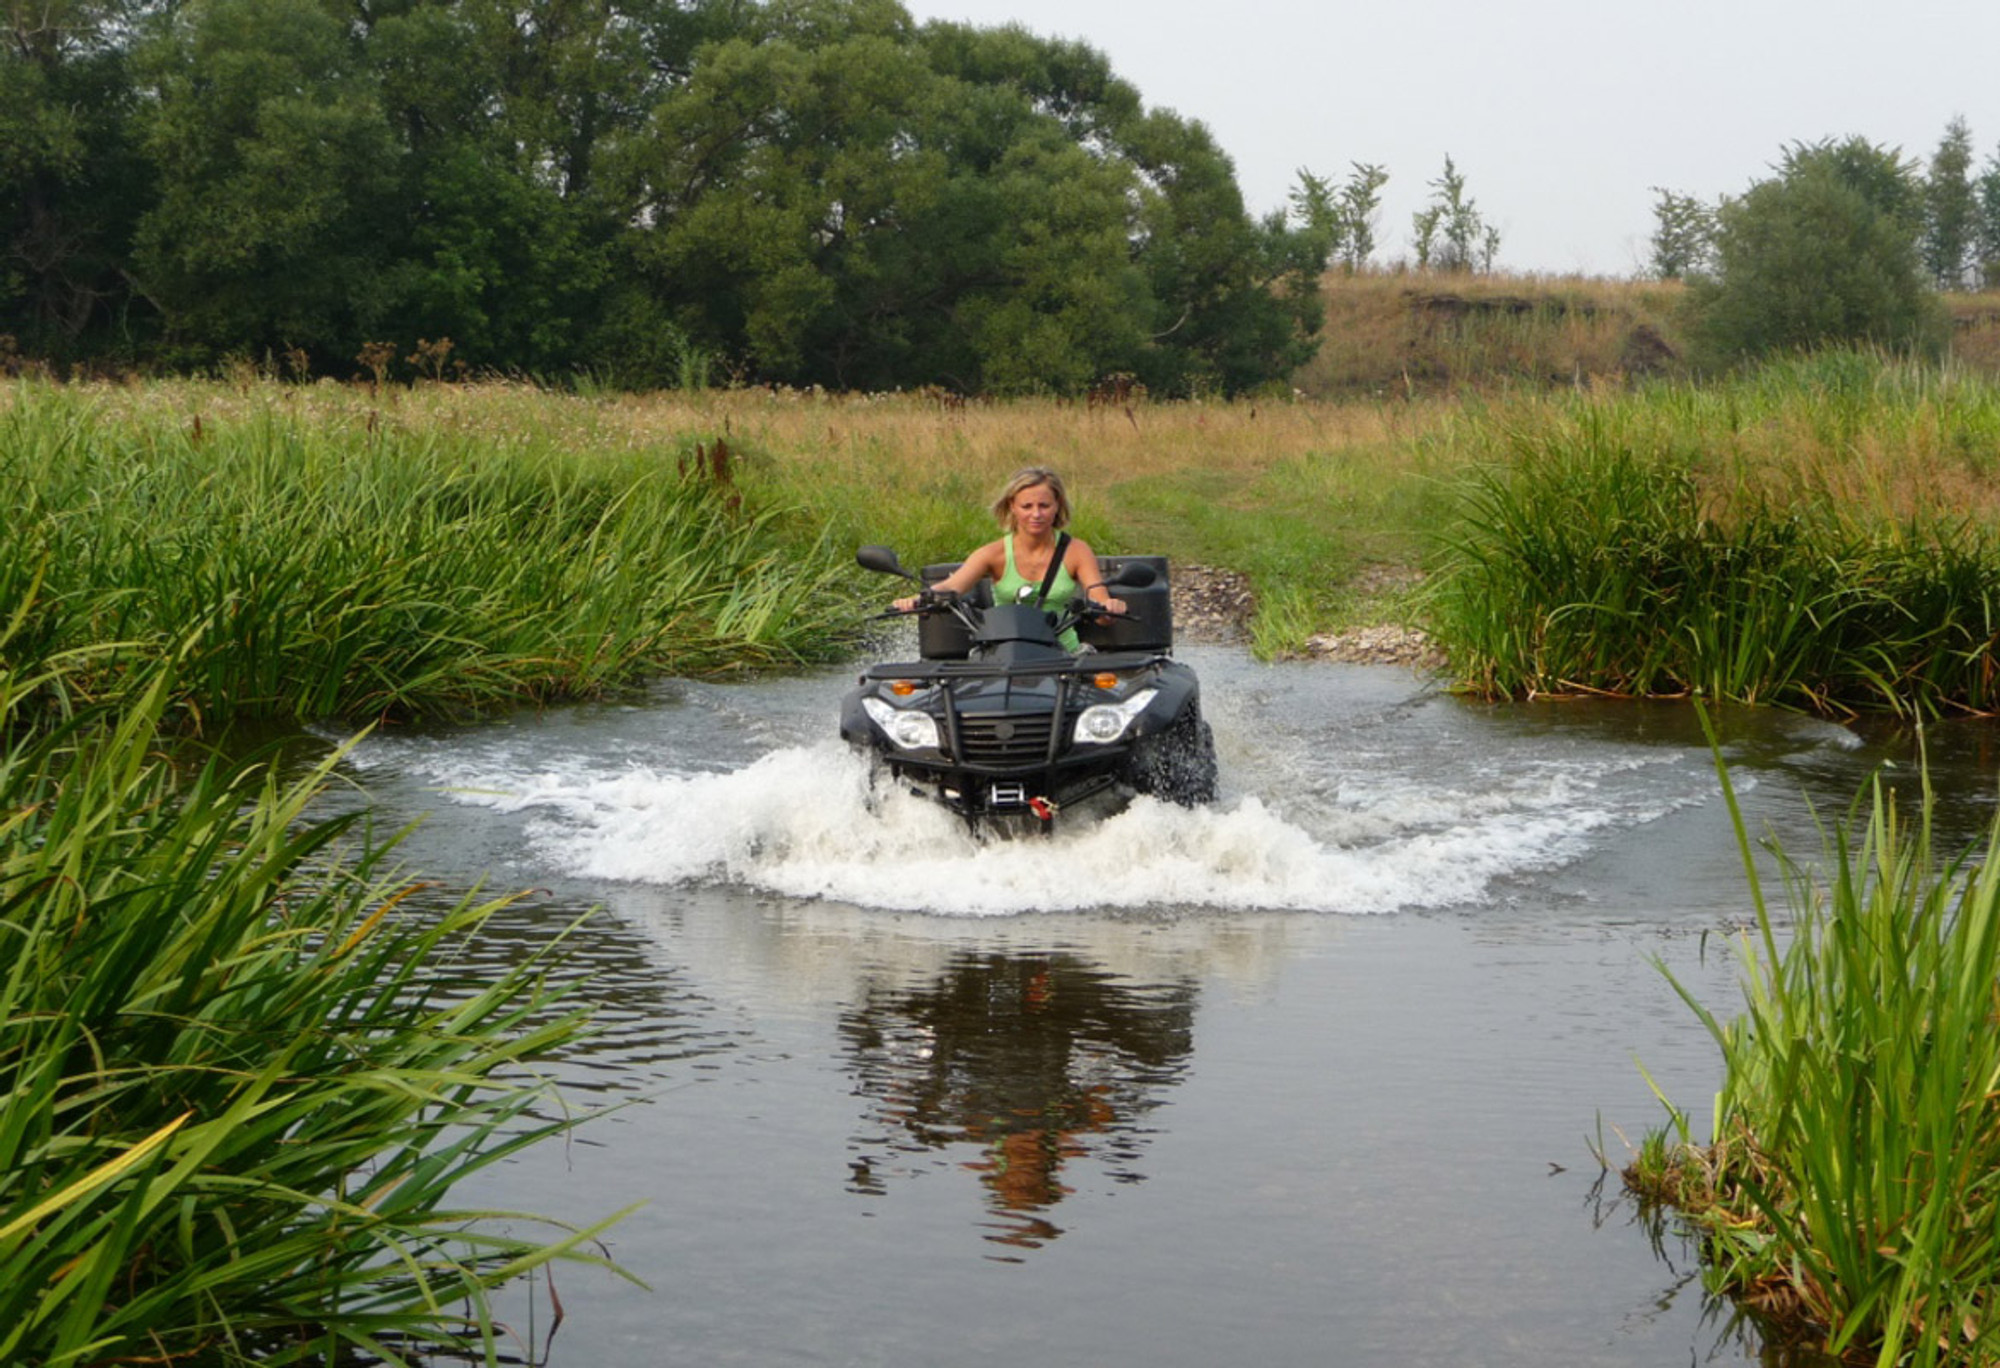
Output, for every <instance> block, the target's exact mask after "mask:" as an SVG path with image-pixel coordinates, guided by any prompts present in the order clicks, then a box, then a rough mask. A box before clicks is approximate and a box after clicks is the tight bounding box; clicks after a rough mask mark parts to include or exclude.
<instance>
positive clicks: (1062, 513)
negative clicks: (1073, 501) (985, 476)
mask: <svg viewBox="0 0 2000 1368" xmlns="http://www.w3.org/2000/svg"><path fill="white" fill-rule="evenodd" d="M1036 485H1047V486H1048V487H1049V493H1051V494H1053V495H1055V496H1056V516H1055V526H1056V527H1057V529H1061V528H1065V527H1068V526H1069V491H1068V490H1066V489H1064V488H1063V482H1062V476H1060V475H1058V474H1056V473H1055V472H1054V471H1053V470H1050V469H1049V468H1048V467H1047V466H1024V467H1022V468H1021V469H1020V470H1017V471H1015V472H1014V477H1013V478H1012V479H1010V480H1008V481H1007V487H1006V488H1005V489H1003V490H1001V491H1000V497H999V498H997V499H995V500H994V501H993V516H994V517H996V518H998V519H999V520H1000V526H1001V527H1003V528H1005V529H1006V530H1007V531H1009V532H1012V531H1013V530H1014V496H1015V495H1016V494H1019V493H1020V492H1021V491H1022V490H1024V489H1033V488H1034V487H1035V486H1036Z"/></svg>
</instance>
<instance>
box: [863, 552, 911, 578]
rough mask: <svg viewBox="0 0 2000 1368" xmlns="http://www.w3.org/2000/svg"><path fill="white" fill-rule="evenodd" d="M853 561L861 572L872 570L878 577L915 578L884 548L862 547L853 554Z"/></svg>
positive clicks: (894, 555) (893, 554)
mask: <svg viewBox="0 0 2000 1368" xmlns="http://www.w3.org/2000/svg"><path fill="white" fill-rule="evenodd" d="M854 561H855V564H857V565H859V566H860V567H861V568H862V569H863V570H873V571H875V572H876V573H877V574H880V575H900V576H902V577H903V578H904V579H915V578H916V576H915V575H913V574H911V573H910V572H909V571H907V570H905V569H904V568H903V563H902V562H901V561H899V560H897V559H896V553H895V552H894V551H891V550H890V549H889V548H888V547H886V546H864V547H862V548H861V549H860V550H859V551H856V552H855V553H854Z"/></svg>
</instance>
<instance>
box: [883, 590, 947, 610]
mask: <svg viewBox="0 0 2000 1368" xmlns="http://www.w3.org/2000/svg"><path fill="white" fill-rule="evenodd" d="M957 598H958V595H957V594H954V593H953V592H952V591H951V590H949V589H920V590H918V591H917V592H916V593H914V594H905V595H904V596H903V597H902V598H899V599H897V600H895V601H894V603H893V604H892V605H891V606H892V607H894V608H895V610H896V611H897V612H899V613H915V612H919V611H921V610H922V609H925V608H935V607H938V606H940V605H942V604H946V603H950V602H952V601H954V600H955V599H957Z"/></svg>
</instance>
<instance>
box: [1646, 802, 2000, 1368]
mask: <svg viewBox="0 0 2000 1368" xmlns="http://www.w3.org/2000/svg"><path fill="white" fill-rule="evenodd" d="M1724 786H1725V793H1727V794H1728V801H1729V810H1730V813H1731V815H1732V817H1733V818H1734V820H1735V824H1736V831H1737V839H1738V842H1739V845H1740V846H1741V848H1742V851H1743V856H1744V863H1745V867H1746V868H1747V869H1748V871H1749V877H1750V888H1751V894H1752V901H1753V904H1754V907H1755V923H1754V926H1753V927H1752V928H1751V929H1750V930H1749V931H1748V932H1746V933H1745V934H1744V935H1743V937H1742V938H1741V941H1740V943H1739V947H1738V955H1739V959H1740V962H1741V966H1742V982H1743V997H1744V1011H1743V1012H1742V1014H1741V1015H1739V1016H1737V1017H1735V1018H1733V1019H1732V1020H1730V1021H1728V1022H1726V1023H1725V1022H1723V1021H1720V1020H1718V1019H1717V1018H1716V1017H1715V1016H1714V1015H1712V1014H1711V1013H1710V1012H1709V1010H1708V1009H1707V1008H1705V1007H1704V1006H1703V1005H1702V1004H1701V1003H1699V1002H1698V1001H1697V1000H1696V999H1695V998H1694V997H1693V996H1692V995H1691V994H1690V993H1689V992H1688V991H1687V990H1686V989H1685V988H1683V987H1681V985H1679V984H1678V983H1676V984H1675V987H1676V988H1677V990H1679V991H1680V993H1681V996H1682V997H1683V998H1684V999H1685V1000H1686V1001H1687V1002H1688V1004H1689V1006H1690V1007H1692V1008H1693V1010H1694V1011H1695V1012H1696V1014H1697V1015H1698V1016H1699V1017H1700V1019H1701V1021H1702V1023H1703V1024H1704V1025H1705V1026H1706V1027H1707V1028H1708V1030H1709V1032H1710V1034H1711V1035H1712V1036H1713V1037H1714V1039H1715V1041H1716V1044H1717V1045H1718V1047H1719V1048H1720V1050H1721V1054H1722V1060H1723V1067H1724V1079H1723V1084H1722V1088H1721V1091H1720V1092H1719V1093H1718V1094H1717V1095H1716V1098H1715V1103H1714V1112H1713V1117H1712V1128H1711V1131H1710V1136H1711V1138H1710V1139H1709V1140H1708V1141H1707V1142H1705V1143H1700V1142H1697V1141H1696V1139H1695V1138H1694V1136H1693V1128H1692V1125H1691V1123H1690V1119H1689V1117H1688V1115H1687V1113H1686V1112H1684V1111H1680V1110H1676V1109H1673V1108H1671V1107H1670V1109H1669V1110H1670V1112H1671V1113H1672V1119H1671V1121H1670V1122H1669V1124H1668V1125H1667V1126H1666V1127H1664V1128H1662V1129H1661V1130H1659V1131H1656V1132H1654V1133H1653V1134H1652V1135H1650V1136H1648V1137H1647V1140H1646V1142H1645V1144H1644V1145H1643V1146H1642V1147H1641V1149H1640V1153H1639V1156H1638V1159H1637V1160H1636V1162H1635V1163H1634V1164H1633V1165H1632V1166H1631V1167H1630V1168H1629V1169H1628V1170H1627V1171H1626V1175H1625V1177H1626V1182H1627V1184H1628V1186H1630V1187H1631V1188H1632V1189H1634V1190H1635V1191H1637V1192H1639V1193H1640V1194H1642V1196H1643V1197H1645V1198H1646V1199H1648V1200H1652V1201H1657V1202H1660V1203H1663V1204H1665V1205H1666V1206H1669V1207H1672V1208H1674V1209H1676V1210H1678V1211H1679V1212H1680V1213H1682V1214H1683V1216H1684V1217H1685V1219H1686V1220H1687V1221H1689V1222H1690V1223H1691V1224H1692V1226H1693V1228H1694V1229H1695V1230H1696V1231H1697V1232H1698V1233H1699V1236H1700V1238H1701V1241H1702V1249H1703V1259H1704V1267H1705V1270H1706V1273H1707V1277H1708V1279H1709V1282H1710V1285H1711V1286H1712V1287H1714V1288H1716V1289H1718V1290H1722V1291H1726V1292H1728V1293H1729V1294H1731V1295H1732V1296H1735V1297H1737V1298H1738V1299H1739V1300H1741V1301H1743V1302H1744V1303H1746V1304H1747V1305H1749V1306H1751V1307H1752V1308H1754V1309H1755V1310H1756V1311H1757V1312H1758V1313H1759V1315H1760V1317H1761V1318H1762V1319H1764V1320H1765V1321H1766V1323H1767V1324H1769V1325H1771V1326H1772V1327H1773V1330H1774V1332H1775V1333H1777V1334H1778V1335H1780V1336H1782V1337H1785V1338H1791V1339H1796V1340H1799V1341H1801V1342H1805V1343H1808V1344H1812V1345H1817V1346H1819V1347H1822V1348H1823V1349H1824V1350H1825V1351H1826V1352H1828V1353H1831V1354H1833V1355H1836V1356H1838V1357H1841V1358H1842V1359H1843V1360H1845V1361H1852V1362H1872V1363H1875V1364H1878V1365H1881V1366H1882V1368H1890V1366H1891V1365H1898V1364H1908V1365H1916V1366H1917V1368H1928V1366H1929V1365H1942V1364H1953V1365H1973V1366H1975V1368H1976V1366H1977V1365H1991V1364H1994V1363H1996V1362H2000V1335H1997V1334H1996V1332H1997V1331H2000V1306H1996V1304H1995V1289H1996V1286H2000V1182H1996V1174H2000V1104H1997V1103H1996V1099H2000V1030H1996V1029H1995V1028H1996V1024H2000V821H1996V823H1995V825H1994V827H1993V828H1992V830H1991V831H1990V832H1989V834H1988V836H1987V839H1986V842H1985V848H1984V849H1983V850H1982V851H1977V852H1972V853H1968V854H1965V855H1960V856H1954V857H1949V858H1944V857H1940V856H1939V855H1938V854H1937V853H1936V852H1935V851H1934V849H1933V845H1932V832H1931V824H1930V815H1931V810H1932V799H1931V795H1930V793H1929V791H1928V789H1927V788H1926V790H1925V792H1924V793H1923V795H1922V801H1921V805H1920V807H1919V809H1918V812H1917V814H1916V817H1915V820H1914V822H1912V821H1911V820H1910V819H1909V818H1908V817H1906V816H1905V814H1904V813H1903V812H1902V811H1901V810H1900V809H1899V807H1898V804H1897V801H1896V795H1895V794H1893V793H1892V792H1890V791H1889V790H1888V789H1887V788H1886V787H1885V785H1884V784H1883V783H1882V782H1881V781H1880V780H1879V779H1878V780H1877V782H1876V783H1875V785H1874V787H1873V788H1872V790H1871V792H1870V793H1869V794H1867V795H1864V797H1865V799H1866V806H1865V813H1866V825H1865V827H1861V823H1860V814H1859V813H1858V812H1857V813H1856V814H1852V815H1851V817H1850V822H1849V824H1848V825H1847V826H1846V827H1843V828H1841V829H1840V830H1838V831H1837V832H1835V833H1833V834H1832V835H1831V836H1830V837H1829V840H1828V845H1827V849H1826V851H1825V854H1824V872H1823V873H1821V874H1819V875H1817V876H1816V875H1814V874H1813V873H1811V872H1810V871H1808V870H1807V869H1805V868H1803V867H1802V866H1800V865H1799V864H1797V863H1795V862H1793V861H1791V860H1790V859H1788V858H1783V857H1782V855H1781V860H1782V864H1781V868H1782V871H1783V877H1784V881H1785V885H1786V890H1787V893H1788V904H1789V908H1790V926H1789V938H1787V937H1786V935H1785V934H1784V931H1785V928H1783V927H1782V926H1781V925H1780V924H1779V922H1778V919H1777V918H1775V917H1774V916H1773V914H1772V912H1771V910H1770V909H1769V907H1768V906H1767V905H1766V902H1765V899H1764V895H1763V892H1762V889H1761V887H1760V884H1759V880H1758V875H1757V869H1756V864H1755V862H1754V860H1753V859H1752V852H1751V849H1750V844H1749V841H1748V838H1747V835H1746V834H1745V832H1744V827H1743V820H1742V815H1741V812H1740V810H1739V809H1738V808H1737V805H1736V801H1735V797H1734V795H1733V793H1729V792H1728V784H1727V775H1726V774H1725V775H1724ZM1858 806H1859V805H1858ZM1857 828H1859V831H1858V834H1856V829H1857ZM1663 972H1664V966H1663ZM1671 977H1672V976H1671V974H1669V978H1671Z"/></svg>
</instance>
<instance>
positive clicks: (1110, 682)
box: [1090, 671, 1118, 689]
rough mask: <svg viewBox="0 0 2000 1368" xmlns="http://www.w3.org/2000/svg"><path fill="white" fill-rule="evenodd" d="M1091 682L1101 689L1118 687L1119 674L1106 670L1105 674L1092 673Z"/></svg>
mask: <svg viewBox="0 0 2000 1368" xmlns="http://www.w3.org/2000/svg"><path fill="white" fill-rule="evenodd" d="M1090 682H1091V683H1092V684H1095V685H1096V686H1097V687H1098V688H1100V689H1115V688H1117V687H1118V676H1117V675H1115V674H1112V673H1110V672H1109V671H1106V672H1104V673H1103V674H1094V675H1092V676H1091V677H1090Z"/></svg>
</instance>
